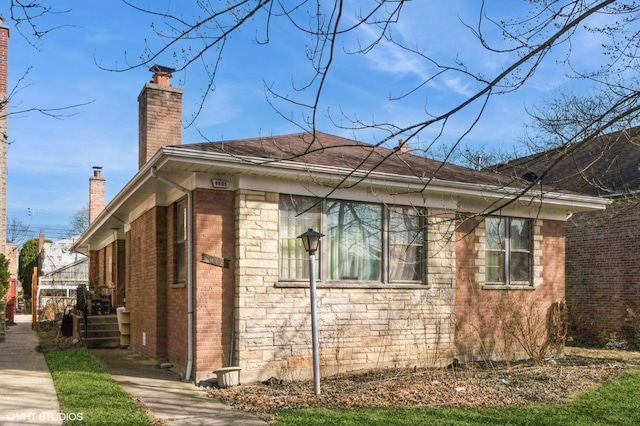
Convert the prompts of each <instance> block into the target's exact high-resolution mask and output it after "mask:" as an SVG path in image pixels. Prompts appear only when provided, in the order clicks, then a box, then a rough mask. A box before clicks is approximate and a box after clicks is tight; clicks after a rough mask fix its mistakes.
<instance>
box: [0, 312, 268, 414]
mask: <svg viewBox="0 0 640 426" xmlns="http://www.w3.org/2000/svg"><path fill="white" fill-rule="evenodd" d="M16 323H17V325H13V326H10V327H8V329H7V334H6V341H5V342H4V343H0V392H1V396H0V425H2V426H18V425H62V420H63V419H64V418H65V416H73V415H74V413H61V412H60V406H59V404H58V398H57V396H56V391H55V388H54V386H53V380H52V379H51V374H50V373H49V369H48V367H47V364H46V362H45V360H44V355H43V354H42V353H40V352H38V351H36V350H35V348H36V346H37V345H38V337H37V334H36V333H35V332H34V331H32V330H31V315H16ZM90 351H91V354H92V355H93V356H94V358H96V359H97V360H98V361H99V362H100V363H101V364H102V365H103V366H104V367H105V369H106V370H107V371H108V372H109V373H110V374H111V375H112V376H113V378H114V379H115V380H116V381H117V382H118V383H119V384H120V385H121V386H122V387H123V388H124V390H125V391H127V392H128V393H129V394H131V395H132V396H134V397H135V398H137V399H138V400H140V401H141V402H143V403H144V404H145V405H146V406H147V408H149V409H150V410H151V411H152V412H153V415H154V416H155V418H156V419H158V420H160V421H162V424H165V425H170V426H196V425H231V426H233V425H242V426H245V425H246V426H254V425H255V426H265V425H266V424H267V423H266V422H264V421H262V420H260V419H259V418H257V417H255V416H253V415H251V414H248V413H245V412H243V411H239V410H236V409H234V408H231V407H229V406H227V405H224V404H222V403H221V402H219V401H217V400H215V399H212V398H209V397H207V396H206V391H205V390H204V389H203V388H199V387H197V386H195V385H194V384H192V383H186V382H182V381H180V380H179V378H178V377H177V375H175V374H174V373H172V372H171V371H168V370H162V369H159V368H155V366H154V364H153V363H152V362H151V361H150V360H148V359H146V358H144V357H142V356H140V355H137V354H136V353H135V352H133V351H130V350H126V349H91V350H90Z"/></svg>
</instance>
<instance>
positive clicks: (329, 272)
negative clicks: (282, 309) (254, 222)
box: [279, 194, 426, 283]
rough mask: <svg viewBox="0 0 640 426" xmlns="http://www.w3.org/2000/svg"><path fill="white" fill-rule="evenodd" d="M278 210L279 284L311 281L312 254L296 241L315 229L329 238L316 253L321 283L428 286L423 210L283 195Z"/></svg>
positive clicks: (300, 242) (325, 239)
mask: <svg viewBox="0 0 640 426" xmlns="http://www.w3.org/2000/svg"><path fill="white" fill-rule="evenodd" d="M279 207H280V259H279V260H280V279H281V280H285V281H286V280H304V279H308V277H309V270H308V269H309V268H308V254H307V253H306V252H305V250H304V248H303V246H302V241H301V240H300V239H299V238H298V236H299V235H301V234H302V233H304V232H305V231H306V230H308V229H309V228H311V229H313V230H316V231H319V232H322V233H323V234H324V235H325V236H324V237H323V238H322V240H321V242H320V250H318V253H316V262H317V265H316V266H317V269H316V270H317V271H318V272H319V274H318V278H319V279H321V280H323V281H327V282H331V281H332V282H350V281H353V282H356V281H357V282H376V283H380V282H385V283H387V282H388V283H423V282H424V279H425V267H424V265H425V255H426V253H425V250H424V247H425V243H424V236H425V231H424V217H423V216H424V215H423V212H422V211H421V210H420V209H416V208H414V207H387V206H383V205H382V204H374V203H362V202H356V201H347V200H334V199H328V200H320V199H316V198H311V197H300V196H292V195H285V194H282V195H280V206H279ZM322 274H324V276H323V275H322Z"/></svg>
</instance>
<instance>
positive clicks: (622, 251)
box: [501, 128, 640, 346]
mask: <svg viewBox="0 0 640 426" xmlns="http://www.w3.org/2000/svg"><path fill="white" fill-rule="evenodd" d="M551 164H554V166H553V167H551V168H550V165H551ZM507 169H514V170H515V173H516V174H523V173H524V172H533V173H535V174H536V175H538V176H543V173H544V178H543V179H542V185H544V186H545V187H547V188H554V189H562V190H571V191H573V192H576V193H581V194H585V195H589V196H598V197H601V198H603V199H606V200H609V201H610V202H611V203H612V204H611V205H610V206H609V207H607V209H606V210H604V211H591V212H582V213H576V214H574V215H572V216H571V218H570V219H569V220H568V222H567V229H566V280H567V284H566V298H567V304H568V306H569V310H570V318H571V329H570V333H571V336H572V337H573V338H574V339H575V340H576V341H579V342H583V343H588V344H606V343H608V342H620V341H622V340H626V341H627V342H628V343H632V344H635V345H636V346H637V345H640V335H638V334H637V333H639V332H640V329H638V327H640V261H639V260H638V253H640V209H638V203H640V172H639V170H640V129H639V128H631V129H628V130H624V131H618V132H614V133H611V134H608V135H605V136H602V137H598V138H594V139H590V140H586V141H583V142H581V143H579V144H574V145H570V146H569V147H564V148H560V149H555V150H549V151H547V152H543V153H540V154H536V155H532V156H529V157H524V158H520V159H517V160H515V161H511V162H509V163H508V164H506V165H503V166H502V167H501V170H502V171H503V172H504V171H506V170H507ZM545 171H546V172H545ZM630 313H631V315H630ZM634 313H635V315H638V316H637V317H636V319H635V320H634V318H633V314H634Z"/></svg>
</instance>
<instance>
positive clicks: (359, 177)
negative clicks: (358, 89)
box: [164, 147, 610, 211]
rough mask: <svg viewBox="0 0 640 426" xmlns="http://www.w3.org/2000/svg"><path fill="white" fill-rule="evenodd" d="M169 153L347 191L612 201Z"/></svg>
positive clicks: (589, 203) (574, 204)
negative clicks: (364, 188)
mask: <svg viewBox="0 0 640 426" xmlns="http://www.w3.org/2000/svg"><path fill="white" fill-rule="evenodd" d="M164 152H165V154H167V155H168V156H170V158H171V160H172V161H178V162H185V161H186V162H190V163H201V164H212V163H215V165H216V166H219V167H220V168H221V169H225V168H234V169H237V168H241V169H242V170H244V171H247V172H252V171H253V172H262V173H265V171H268V170H269V171H271V172H272V173H275V172H276V171H277V173H278V174H280V175H290V176H291V177H292V178H294V179H296V180H300V179H302V178H304V177H305V176H306V177H307V178H308V179H311V180H314V179H317V180H325V179H326V180H328V181H334V182H335V181H341V180H344V179H345V177H347V179H346V180H345V183H346V184H347V185H345V190H346V189H347V188H348V186H350V184H353V183H355V182H362V183H366V184H367V185H370V186H375V187H379V188H381V187H384V188H387V189H388V190H389V192H390V193H391V190H393V189H395V190H397V191H398V193H400V194H404V193H412V192H416V193H422V192H424V193H431V194H437V193H442V194H446V195H447V196H448V197H451V196H470V197H481V198H484V199H492V200H506V201H508V200H515V199H519V200H521V201H522V202H525V203H527V202H540V201H541V200H542V203H543V204H550V205H553V206H558V207H560V206H562V207H566V208H567V209H573V210H575V211H582V210H602V209H604V208H606V206H607V205H609V204H610V202H609V201H608V200H604V199H602V198H600V197H591V196H585V195H577V194H569V193H560V192H544V191H542V192H541V191H540V190H532V189H530V190H529V191H527V193H526V194H524V195H523V194H522V189H519V188H511V187H500V186H491V185H483V184H475V183H466V182H454V181H444V180H439V179H426V178H421V177H417V176H415V177H414V176H402V175H396V174H390V173H380V172H375V171H374V172H365V171H354V170H353V169H349V168H344V167H334V166H322V165H315V164H308V163H300V162H295V161H288V160H268V159H264V158H260V157H244V156H243V157H239V156H233V155H230V154H224V153H213V152H203V151H196V150H189V149H185V148H173V147H169V148H165V149H164Z"/></svg>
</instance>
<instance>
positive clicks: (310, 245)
mask: <svg viewBox="0 0 640 426" xmlns="http://www.w3.org/2000/svg"><path fill="white" fill-rule="evenodd" d="M321 237H324V234H321V233H320V232H316V231H314V230H313V229H311V228H309V230H308V231H307V232H305V233H304V234H302V235H300V236H299V237H298V238H301V239H302V244H303V245H304V249H305V250H306V251H307V252H308V253H309V294H310V297H311V341H312V349H313V390H314V392H315V394H316V395H320V355H319V349H318V318H317V313H316V277H315V266H316V251H317V250H318V246H319V245H320V238H321Z"/></svg>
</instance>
